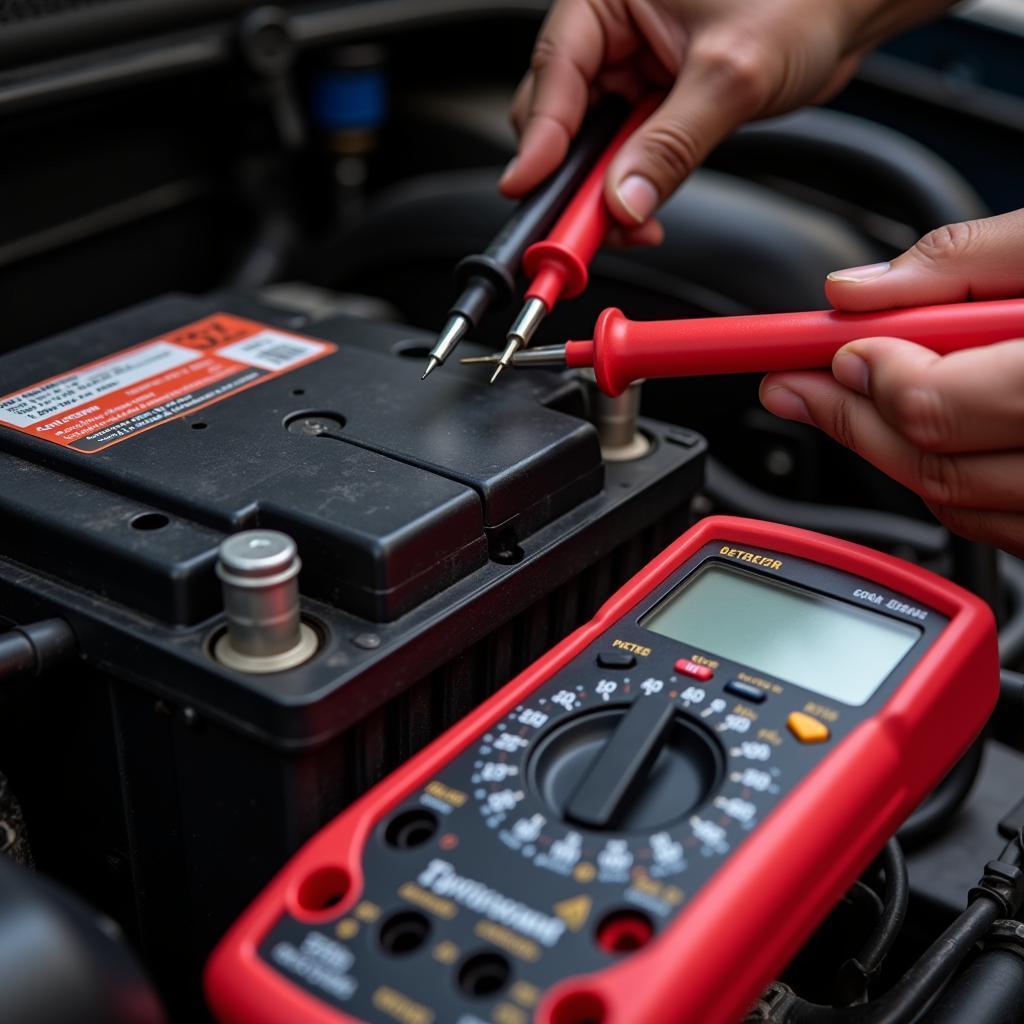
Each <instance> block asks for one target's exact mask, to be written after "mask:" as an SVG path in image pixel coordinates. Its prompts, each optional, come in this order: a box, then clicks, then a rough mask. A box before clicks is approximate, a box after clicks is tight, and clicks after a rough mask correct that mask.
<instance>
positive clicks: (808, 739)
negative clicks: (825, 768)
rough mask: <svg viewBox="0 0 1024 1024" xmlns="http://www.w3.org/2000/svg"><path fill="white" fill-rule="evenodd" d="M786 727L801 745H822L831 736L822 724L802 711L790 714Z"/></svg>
mask: <svg viewBox="0 0 1024 1024" xmlns="http://www.w3.org/2000/svg"><path fill="white" fill-rule="evenodd" d="M786 725H787V726H789V731H790V732H791V733H792V734H793V735H794V736H795V737H796V738H797V739H798V740H799V741H800V742H801V743H824V742H825V740H827V739H828V738H829V736H831V735H832V734H831V733H830V732H829V731H828V726H827V725H826V724H825V723H824V722H822V721H820V720H819V719H817V718H814V717H813V716H811V715H808V714H805V713H804V712H803V711H794V712H792V713H791V714H790V716H789V718H787V719H786Z"/></svg>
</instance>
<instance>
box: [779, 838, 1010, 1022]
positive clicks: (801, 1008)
mask: <svg viewBox="0 0 1024 1024" xmlns="http://www.w3.org/2000/svg"><path fill="white" fill-rule="evenodd" d="M1022 842H1024V835H1021V834H1018V835H1016V836H1015V837H1014V838H1013V839H1011V840H1010V841H1009V842H1008V843H1007V844H1006V845H1005V846H1004V847H1003V850H1002V852H1001V853H1000V854H999V857H998V860H999V861H1001V862H1002V863H1004V864H1009V865H1011V866H1017V867H1019V866H1020V864H1021V857H1022V849H1024V848H1022V845H1021V844H1022ZM987 871H988V868H986V874H987ZM984 883H985V879H983V880H982V883H979V888H975V889H973V890H972V891H971V896H972V898H971V902H970V903H969V904H968V906H967V909H966V910H964V911H963V912H962V913H961V914H960V915H959V916H958V917H957V918H956V919H955V920H954V921H953V922H952V924H950V926H949V927H948V928H947V929H946V930H945V931H944V932H943V933H942V934H941V935H940V936H939V937H938V938H937V939H936V940H935V941H934V942H933V943H932V944H931V945H930V946H929V947H928V949H926V950H925V952H924V953H923V954H922V955H921V957H920V958H919V959H918V961H917V962H916V963H915V964H913V966H911V967H910V968H909V970H907V971H906V972H905V973H904V975H903V976H902V977H901V978H900V980H899V981H898V982H896V984H895V985H894V986H893V987H892V988H891V989H889V991H888V992H886V993H885V994H884V995H882V996H879V998H877V999H875V1000H872V1001H871V1002H869V1003H861V1004H859V1005H857V1006H843V1007H835V1006H819V1005H817V1004H815V1003H809V1002H807V1001H806V1000H804V999H801V998H800V997H799V996H797V995H795V994H792V993H790V994H789V995H787V996H785V997H784V998H783V999H782V1000H781V1001H780V1003H779V1005H778V1009H777V1019H778V1020H779V1021H784V1022H785V1024H912V1022H913V1021H915V1020H917V1019H918V1018H919V1016H920V1015H921V1014H922V1013H924V1012H925V1011H926V1010H927V1009H928V1007H929V1006H930V1005H931V1004H932V1002H933V1001H934V1000H935V999H936V997H937V996H938V995H939V993H940V992H941V991H942V990H943V988H944V987H945V985H946V984H947V983H948V981H949V979H950V978H952V976H953V974H954V973H955V972H956V969H957V967H959V966H960V964H961V963H962V962H963V960H964V959H965V958H966V956H967V955H968V953H970V951H971V949H972V948H973V947H974V945H975V943H977V942H980V941H981V939H983V938H984V937H985V935H986V933H987V932H988V930H989V929H990V928H991V927H992V925H993V923H994V922H995V921H997V920H999V918H1000V917H1003V916H1005V915H1006V913H1007V911H1008V910H1011V911H1012V912H1013V913H1016V912H1017V911H1018V909H1019V907H1018V906H1017V905H1013V906H1011V907H1008V906H1007V904H1006V902H1005V897H1002V896H996V895H995V894H993V893H992V892H991V891H986V889H983V888H980V885H983V884H984Z"/></svg>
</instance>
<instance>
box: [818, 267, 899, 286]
mask: <svg viewBox="0 0 1024 1024" xmlns="http://www.w3.org/2000/svg"><path fill="white" fill-rule="evenodd" d="M890 266H891V264H890V263H869V264H868V265H867V266H864V267H848V268H847V269H846V270H833V271H832V273H831V274H829V275H828V279H829V280H830V281H848V282H851V283H853V284H863V283H864V282H865V281H874V280H875V279H876V278H879V277H881V276H882V275H883V274H884V273H886V272H887V271H888V270H889V267H890Z"/></svg>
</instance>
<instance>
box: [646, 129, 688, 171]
mask: <svg viewBox="0 0 1024 1024" xmlns="http://www.w3.org/2000/svg"><path fill="white" fill-rule="evenodd" d="M644 141H645V148H646V149H647V153H648V157H649V160H650V162H651V163H652V164H653V165H654V168H655V170H657V171H659V172H661V175H662V176H664V177H667V178H671V179H672V180H675V181H682V179H683V178H686V177H687V176H689V175H690V174H692V173H693V171H694V170H695V169H696V167H697V165H698V163H700V146H699V145H698V143H697V140H696V139H695V138H694V137H693V134H692V133H691V132H690V130H689V129H688V128H687V127H686V126H685V125H682V124H679V123H678V122H675V121H662V122H659V123H657V124H653V125H651V126H650V128H649V129H648V130H647V132H646V138H645V140H644Z"/></svg>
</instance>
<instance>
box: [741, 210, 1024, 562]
mask: <svg viewBox="0 0 1024 1024" xmlns="http://www.w3.org/2000/svg"><path fill="white" fill-rule="evenodd" d="M826 291H827V294H828V297H829V300H830V301H831V302H832V304H833V306H835V307H836V308H837V309H843V310H847V311H851V312H853V311H856V312H861V311H865V310H873V309H885V308H889V307H892V306H919V305H933V304H938V303H944V302H963V301H966V300H968V299H999V298H1010V297H1014V296H1022V295H1024V210H1018V211H1017V212H1016V213H1009V214H1004V215H1003V216H1000V217H992V218H989V219H987V220H979V221H971V222H969V223H966V224H954V225H951V226H949V227H945V228H940V229H939V230H938V231H934V232H932V233H931V234H929V235H927V236H925V238H923V239H922V240H921V241H920V242H918V243H917V245H915V246H914V247H913V248H912V249H910V250H909V251H908V252H906V253H904V254H903V255H902V256H900V257H898V258H897V259H895V260H893V261H892V263H891V264H887V263H882V264H877V265H874V266H871V267H856V268H853V269H852V270H840V271H836V272H835V273H833V274H831V275H829V278H828V283H827V286H826ZM761 401H762V403H763V404H764V406H765V408H766V409H768V410H769V411H770V412H773V413H775V415H777V416H781V417H782V418H784V419H789V420H799V421H801V422H804V423H810V424H812V425H813V426H816V427H819V428H821V429H822V430H824V431H825V433H827V434H828V435H829V436H830V437H832V438H833V439H835V440H836V441H838V442H839V443H840V444H843V445H845V446H846V447H847V448H850V449H851V450H852V451H855V452H857V454H858V455H861V456H862V457H863V458H865V459H867V461H868V462H870V463H872V464H873V465H875V466H877V467H878V468H879V469H880V470H882V471H883V472H884V473H887V474H888V475H889V476H891V477H893V478H894V479H895V480H898V481H899V482H900V483H902V484H904V485H905V486H907V487H909V488H910V489H911V490H912V491H915V492H916V493H917V494H918V495H920V496H921V498H923V499H924V501H925V503H926V504H927V505H928V507H929V508H930V509H931V510H932V512H933V513H934V514H935V516H936V517H937V518H938V519H939V520H941V521H942V522H943V523H944V524H945V525H946V526H947V527H949V529H951V530H953V531H954V532H956V533H959V534H961V535H963V536H965V537H969V538H971V539H973V540H978V541H983V542H985V543H987V544H993V545H996V546H997V547H1001V548H1004V549H1005V550H1007V551H1010V552H1013V553H1014V554H1018V555H1022V556H1024V339H1019V340H1015V341H1005V342H1001V343H999V344H996V345H989V346H987V347H984V348H976V349H967V350H964V351H962V352H954V353H951V354H950V355H946V356H938V355H936V354H935V353H934V352H931V351H930V350H928V349H926V348H922V347H921V346H920V345H915V344H913V343H911V342H909V341H902V340H899V339H896V338H865V339H863V340H861V341H854V342H851V343H850V344H849V345H846V346H845V347H844V348H842V349H841V350H840V351H839V352H838V353H837V354H836V357H835V359H834V360H833V362H832V373H831V374H829V373H827V372H821V371H818V372H798V373H775V374H770V375H769V376H767V377H766V378H765V379H764V381H763V382H762V384H761Z"/></svg>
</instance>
